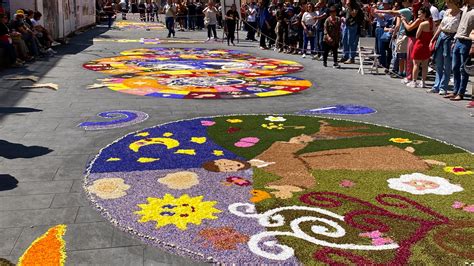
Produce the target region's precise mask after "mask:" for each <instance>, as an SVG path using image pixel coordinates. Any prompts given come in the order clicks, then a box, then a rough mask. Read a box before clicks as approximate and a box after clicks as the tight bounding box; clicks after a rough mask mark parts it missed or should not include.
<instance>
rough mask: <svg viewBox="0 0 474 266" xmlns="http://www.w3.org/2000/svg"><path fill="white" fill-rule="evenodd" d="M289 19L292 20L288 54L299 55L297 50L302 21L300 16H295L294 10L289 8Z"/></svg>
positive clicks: (289, 29) (289, 28)
mask: <svg viewBox="0 0 474 266" xmlns="http://www.w3.org/2000/svg"><path fill="white" fill-rule="evenodd" d="M287 12H288V17H289V18H290V20H289V23H288V46H289V47H288V51H287V52H288V53H289V54H291V53H293V54H298V49H297V48H296V46H297V44H298V34H299V29H300V28H301V20H300V18H299V16H298V14H295V12H294V11H293V8H288V10H287Z"/></svg>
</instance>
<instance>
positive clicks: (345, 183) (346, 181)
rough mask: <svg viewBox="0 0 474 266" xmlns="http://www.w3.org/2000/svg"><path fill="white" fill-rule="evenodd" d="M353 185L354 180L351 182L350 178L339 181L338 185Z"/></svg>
mask: <svg viewBox="0 0 474 266" xmlns="http://www.w3.org/2000/svg"><path fill="white" fill-rule="evenodd" d="M354 185H355V183H354V182H352V181H351V180H347V179H344V180H342V181H341V183H339V186H340V187H347V188H349V187H353V186H354Z"/></svg>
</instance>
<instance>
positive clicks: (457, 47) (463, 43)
mask: <svg viewBox="0 0 474 266" xmlns="http://www.w3.org/2000/svg"><path fill="white" fill-rule="evenodd" d="M473 7H474V0H469V1H468V3H467V5H466V6H464V7H463V9H462V11H463V14H462V16H461V21H460V22H459V27H458V29H457V31H456V35H454V39H455V42H454V48H453V78H454V88H453V92H452V93H450V94H448V95H446V96H445V98H449V99H450V100H452V101H460V100H463V99H464V93H465V92H466V87H467V82H468V81H469V76H468V75H467V73H466V70H465V69H464V65H465V63H466V61H467V60H468V59H469V52H470V49H471V46H472V40H471V38H470V34H471V32H472V30H473V29H474V9H473Z"/></svg>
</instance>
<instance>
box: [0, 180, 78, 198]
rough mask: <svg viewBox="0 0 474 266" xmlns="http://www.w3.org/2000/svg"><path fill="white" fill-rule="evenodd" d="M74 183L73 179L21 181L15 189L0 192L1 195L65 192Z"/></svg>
mask: <svg viewBox="0 0 474 266" xmlns="http://www.w3.org/2000/svg"><path fill="white" fill-rule="evenodd" d="M72 183H73V181H72V180H67V181H43V182H20V183H18V186H17V187H16V188H15V189H12V190H7V191H2V192H0V196H21V195H37V194H54V193H65V192H69V191H70V190H71V187H72Z"/></svg>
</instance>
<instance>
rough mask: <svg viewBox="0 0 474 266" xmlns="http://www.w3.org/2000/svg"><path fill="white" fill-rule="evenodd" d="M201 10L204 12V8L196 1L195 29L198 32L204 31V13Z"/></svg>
mask: <svg viewBox="0 0 474 266" xmlns="http://www.w3.org/2000/svg"><path fill="white" fill-rule="evenodd" d="M203 10H204V6H203V5H202V3H201V2H200V1H199V0H198V1H197V2H196V28H197V29H198V30H202V29H204V13H202V11H203Z"/></svg>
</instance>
